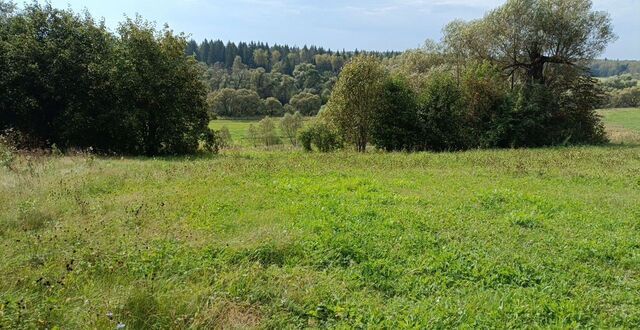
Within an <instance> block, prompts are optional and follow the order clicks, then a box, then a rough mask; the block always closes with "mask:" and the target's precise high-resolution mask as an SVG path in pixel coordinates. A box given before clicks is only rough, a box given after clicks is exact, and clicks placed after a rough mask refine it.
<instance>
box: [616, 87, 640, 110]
mask: <svg viewBox="0 0 640 330" xmlns="http://www.w3.org/2000/svg"><path fill="white" fill-rule="evenodd" d="M608 105H609V107H611V108H635V107H640V87H630V88H625V89H622V90H619V91H615V92H612V93H611V96H610V99H609V104H608Z"/></svg>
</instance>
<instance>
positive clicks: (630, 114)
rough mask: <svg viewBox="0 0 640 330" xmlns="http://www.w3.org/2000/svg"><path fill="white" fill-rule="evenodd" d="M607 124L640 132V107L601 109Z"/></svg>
mask: <svg viewBox="0 0 640 330" xmlns="http://www.w3.org/2000/svg"><path fill="white" fill-rule="evenodd" d="M601 114H602V116H603V119H604V121H605V123H607V125H615V126H620V127H622V128H625V129H628V130H632V131H635V132H637V133H640V109H638V108H635V109H633V108H632V109H607V110H603V111H601Z"/></svg>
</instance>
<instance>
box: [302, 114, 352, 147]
mask: <svg viewBox="0 0 640 330" xmlns="http://www.w3.org/2000/svg"><path fill="white" fill-rule="evenodd" d="M298 140H299V141H300V143H301V144H302V147H303V149H304V150H305V151H313V146H315V147H316V149H318V151H320V152H330V151H334V150H337V149H340V148H342V141H341V139H340V136H339V135H338V133H336V132H335V131H334V130H332V129H331V128H330V127H329V126H328V125H327V124H326V123H325V122H323V121H316V122H314V123H312V124H311V125H308V126H306V127H304V128H303V129H301V130H300V132H299V133H298Z"/></svg>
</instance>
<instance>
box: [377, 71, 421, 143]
mask: <svg viewBox="0 0 640 330" xmlns="http://www.w3.org/2000/svg"><path fill="white" fill-rule="evenodd" d="M383 95H384V106H383V107H381V108H380V109H379V111H378V112H376V113H374V114H373V115H374V123H373V126H372V133H371V140H372V142H373V144H375V145H376V146H377V147H378V148H380V149H384V150H386V151H402V150H404V151H414V150H419V148H420V147H421V146H422V144H421V141H420V137H421V136H422V133H423V132H422V126H421V124H420V120H419V117H418V104H417V96H416V95H415V93H414V92H413V90H412V89H411V88H410V87H409V84H408V82H407V81H406V80H405V79H403V78H400V77H394V78H392V79H388V80H387V81H386V82H385V85H384V94H383Z"/></svg>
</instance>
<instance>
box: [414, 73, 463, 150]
mask: <svg viewBox="0 0 640 330" xmlns="http://www.w3.org/2000/svg"><path fill="white" fill-rule="evenodd" d="M420 98H421V100H420V108H419V110H418V116H419V117H420V120H421V121H422V123H423V125H424V128H423V130H424V136H423V137H422V138H423V143H424V145H425V146H426V147H427V149H430V150H436V151H444V150H461V149H465V148H467V147H468V146H469V140H468V137H469V132H468V130H469V128H470V127H469V126H468V125H467V124H466V113H465V110H466V108H465V103H464V99H463V92H462V89H461V88H460V86H458V84H457V83H456V81H455V79H454V78H453V77H452V76H450V75H449V74H446V73H437V74H433V75H432V76H431V78H430V80H429V81H428V83H427V85H426V87H425V89H424V91H422V94H421V95H420Z"/></svg>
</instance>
